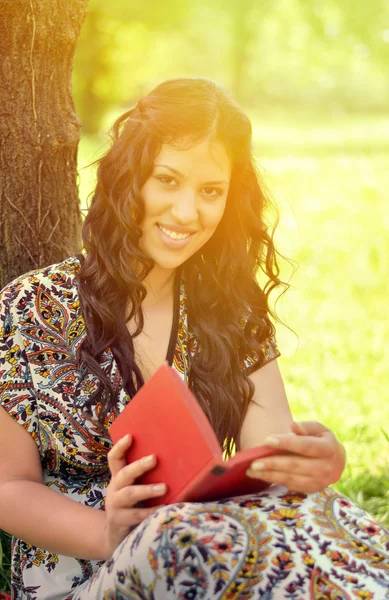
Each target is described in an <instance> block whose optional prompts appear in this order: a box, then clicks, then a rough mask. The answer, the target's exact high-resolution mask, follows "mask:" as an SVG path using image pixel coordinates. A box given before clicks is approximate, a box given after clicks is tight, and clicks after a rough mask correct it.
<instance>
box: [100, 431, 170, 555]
mask: <svg viewBox="0 0 389 600" xmlns="http://www.w3.org/2000/svg"><path fill="white" fill-rule="evenodd" d="M131 443H132V439H131V436H130V435H126V436H124V437H123V438H121V439H120V440H119V441H118V442H117V443H116V444H115V445H114V446H113V447H112V448H111V450H110V451H109V452H108V465H109V470H110V471H111V481H110V483H109V485H108V488H107V495H106V499H105V535H104V546H105V553H104V554H105V555H106V556H107V558H110V557H111V555H112V553H113V551H114V550H115V548H116V547H117V546H118V545H119V544H120V542H122V541H123V540H124V538H125V537H126V536H127V535H128V533H129V532H130V531H131V529H133V527H134V525H138V524H139V523H140V522H141V521H143V520H144V519H146V518H147V517H148V516H149V515H152V514H153V513H154V512H155V511H156V510H158V508H160V507H161V506H163V505H159V506H153V507H152V508H134V505H135V504H137V503H138V502H140V501H142V500H146V499H147V498H155V497H156V496H162V495H163V494H164V493H165V492H166V484H164V483H162V484H158V485H162V488H160V489H157V486H156V485H134V481H135V479H137V478H138V477H140V476H141V475H143V474H144V473H146V472H147V471H149V470H150V469H152V468H154V467H155V465H156V457H155V455H151V460H147V459H148V458H149V457H144V458H141V459H139V460H136V461H134V462H132V463H130V464H128V465H127V463H126V452H127V450H128V448H129V447H130V446H131Z"/></svg>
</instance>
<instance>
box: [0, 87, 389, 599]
mask: <svg viewBox="0 0 389 600" xmlns="http://www.w3.org/2000/svg"><path fill="white" fill-rule="evenodd" d="M268 206H269V200H268V198H267V196H266V195H265V193H264V190H263V186H262V185H261V183H260V181H259V178H258V175H257V173H256V171H255V168H254V165H253V160H252V156H251V125H250V122H249V120H248V119H247V117H246V116H245V115H244V114H243V112H242V111H241V109H240V108H239V107H238V106H237V105H236V104H235V103H234V102H233V101H232V100H231V98H230V97H229V96H228V94H226V93H225V92H224V91H222V90H221V89H220V88H218V87H217V86H216V85H215V84H214V83H212V82H211V81H208V80H205V79H177V80H172V81H167V82H165V83H163V84H161V85H160V86H158V87H157V88H156V89H155V90H154V91H152V92H151V93H150V94H148V95H147V96H146V97H144V98H143V99H142V100H141V101H140V102H139V103H138V105H137V106H136V108H134V109H133V110H130V111H129V112H128V113H126V114H125V115H123V116H122V117H121V118H120V119H118V121H117V122H116V124H115V125H114V128H113V144H112V147H111V148H110V150H109V151H108V152H107V154H106V155H105V156H104V157H103V158H102V159H101V160H100V161H99V168H98V178H97V186H96V190H95V193H94V196H93V200H92V203H91V207H90V209H89V212H88V215H87V217H86V219H85V222H84V226H83V241H84V248H85V251H86V256H85V258H84V257H83V256H82V255H78V256H72V257H69V258H68V259H66V260H64V261H63V262H62V263H60V264H56V265H51V266H49V267H46V268H44V269H39V270H37V271H33V272H31V273H28V274H26V275H24V276H22V277H19V278H18V279H16V280H15V281H13V282H11V283H10V284H9V285H7V286H6V287H5V288H4V290H3V292H2V305H1V306H2V308H1V318H2V330H1V335H2V339H1V346H0V351H1V363H0V364H1V367H0V375H1V378H2V379H1V388H0V391H1V395H0V400H1V410H0V453H1V456H2V457H5V460H4V459H3V460H2V462H1V465H0V482H1V497H0V527H2V528H4V529H5V530H7V531H9V532H10V533H12V534H13V536H14V544H13V549H12V554H13V567H12V586H13V597H14V598H17V599H22V598H23V599H26V598H28V599H35V598H38V599H39V600H40V599H47V598H50V599H54V598H57V599H64V598H67V599H68V598H73V599H74V600H76V599H80V600H85V599H92V598H93V599H95V598H131V599H141V598H142V599H145V598H147V599H156V600H157V599H169V598H182V599H188V600H189V599H191V598H209V599H210V598H225V599H227V598H228V599H232V598H269V599H270V598H276V599H281V598H282V599H284V598H290V599H293V600H297V599H301V598H321V599H323V598H339V599H340V598H341V599H344V598H355V597H356V598H385V597H388V587H389V573H388V546H387V544H388V543H387V542H386V541H385V538H384V535H386V533H387V532H386V533H385V532H384V530H383V529H382V528H380V527H379V526H378V525H377V524H376V523H374V522H372V521H371V519H369V517H368V515H366V514H365V513H363V512H362V511H361V510H359V509H358V508H357V507H355V506H353V505H352V504H351V503H350V502H349V501H348V500H347V499H346V498H344V497H343V496H340V495H339V494H336V493H335V492H334V491H333V490H331V489H328V488H327V486H328V485H329V484H331V483H333V482H334V481H336V480H337V479H338V478H339V477H340V475H341V473H342V470H343V468H344V463H345V455H344V449H343V446H342V445H341V444H340V443H339V442H338V441H337V440H336V438H335V436H334V435H333V434H332V433H331V432H330V431H329V430H328V429H326V428H325V427H324V426H322V425H320V424H318V423H311V422H310V423H302V424H296V423H294V422H293V420H292V417H291V414H290V410H289V407H288V402H287V398H286V395H285V390H284V386H283V382H282V378H281V374H280V371H279V368H278V364H277V357H278V356H279V355H280V353H279V350H278V348H277V344H276V340H275V335H274V334H275V332H274V327H273V325H272V323H271V322H270V320H269V316H268V315H269V313H270V309H269V306H268V296H269V293H270V291H271V290H272V289H274V288H275V287H277V286H279V285H281V284H282V282H281V281H280V279H279V278H278V274H279V270H278V265H277V260H276V250H275V248H274V244H273V237H272V235H270V234H269V231H268V227H267V225H266V210H267V209H268ZM258 269H262V271H263V273H264V275H266V277H267V284H266V285H265V286H264V287H263V288H260V287H259V285H258V283H257V279H256V274H257V272H258ZM270 314H272V313H270ZM166 359H167V360H168V361H169V363H170V364H171V365H172V366H173V368H175V369H176V370H177V371H178V372H179V373H180V374H181V376H182V377H183V379H184V380H185V381H186V382H187V383H188V385H189V386H190V387H191V389H192V390H193V392H194V393H195V395H196V396H197V398H198V400H199V402H200V403H201V405H202V407H203V409H204V411H205V412H206V414H207V415H208V417H209V419H210V421H211V423H212V425H213V427H214V429H215V431H216V433H217V435H218V438H219V440H220V443H221V444H223V443H224V442H225V449H226V453H227V455H230V454H231V452H232V450H233V445H234V443H235V444H236V446H237V447H238V448H239V449H244V448H249V447H252V446H256V445H261V444H262V443H263V442H264V441H265V440H266V443H268V444H273V445H274V446H276V447H278V448H279V449H280V450H283V451H284V452H282V453H281V454H280V455H279V456H277V457H268V458H266V459H263V460H262V461H261V463H262V464H260V465H255V464H253V465H252V466H251V468H250V469H249V471H248V473H249V474H250V475H251V476H252V477H261V478H263V479H266V480H267V481H268V482H269V483H274V484H279V485H274V486H272V487H270V488H269V489H267V490H266V491H265V492H263V493H261V494H258V495H255V496H242V497H237V498H230V499H225V500H223V501H220V502H213V503H181V504H174V505H170V506H160V507H159V508H153V509H146V508H144V507H142V501H143V500H145V499H146V498H149V497H151V496H158V495H161V494H163V493H164V482H161V486H160V488H159V489H153V488H151V486H146V485H143V486H142V485H137V484H136V479H137V477H139V476H140V475H141V474H142V473H144V472H145V471H147V470H148V469H152V468H153V467H154V465H155V461H156V458H155V456H154V455H153V456H151V457H149V460H148V462H147V461H143V460H142V461H137V462H134V463H132V464H130V465H128V466H126V465H125V459H124V456H125V451H126V449H127V448H128V447H129V446H130V444H131V439H128V438H124V439H122V440H120V441H119V442H118V443H117V444H115V446H113V447H111V446H112V445H111V443H110V440H109V436H108V434H107V428H108V427H109V425H110V423H111V422H112V420H113V419H114V418H115V416H117V415H118V414H119V412H120V411H121V410H123V408H124V406H125V405H126V403H127V402H129V401H130V399H131V397H132V396H133V395H134V394H135V392H136V391H137V389H139V388H140V386H141V385H142V384H143V382H144V381H145V380H147V379H148V378H149V377H150V375H151V374H152V373H153V372H154V371H155V370H156V368H157V367H158V366H159V365H160V364H161V363H162V362H164V360H166ZM149 418H150V419H152V418H153V416H152V415H149ZM269 438H270V439H269ZM42 484H44V485H42ZM103 508H104V509H105V510H99V509H103Z"/></svg>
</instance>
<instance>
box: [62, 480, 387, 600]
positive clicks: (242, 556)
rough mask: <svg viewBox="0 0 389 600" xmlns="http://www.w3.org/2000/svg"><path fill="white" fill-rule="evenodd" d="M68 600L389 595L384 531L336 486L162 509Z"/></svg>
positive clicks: (278, 490) (282, 490)
mask: <svg viewBox="0 0 389 600" xmlns="http://www.w3.org/2000/svg"><path fill="white" fill-rule="evenodd" d="M69 598H73V600H92V599H93V600H95V599H96V598H102V599H103V598H104V600H108V599H111V598H121V599H124V598H131V599H134V600H138V599H142V600H146V599H148V600H149V599H150V600H151V599H153V600H162V599H163V600H169V599H170V598H171V599H173V598H174V599H175V598H179V599H183V600H184V599H185V600H189V599H192V598H196V599H200V598H201V599H204V600H205V599H207V600H208V599H211V598H212V600H215V599H217V598H222V599H223V600H227V599H228V600H233V599H237V598H245V599H249V598H253V599H254V598H255V599H259V598H268V599H269V600H270V598H271V599H272V600H278V599H280V600H281V599H282V600H284V599H290V600H302V599H304V600H305V598H310V599H320V600H324V599H325V598H329V599H332V598H334V599H335V598H336V599H337V600H344V599H350V600H351V598H352V599H353V600H354V599H358V598H361V599H362V598H363V599H366V600H370V599H377V600H384V599H385V598H389V533H388V532H387V531H386V530H385V529H383V528H382V527H380V526H379V525H378V524H377V523H376V522H374V521H372V519H371V517H370V516H369V515H367V513H365V512H364V511H362V510H361V509H359V508H358V507H357V506H355V505H354V504H352V503H351V502H350V501H349V500H348V499H347V498H345V497H343V496H341V495H340V494H338V493H336V492H335V491H334V490H332V489H327V490H324V491H323V492H321V493H318V494H312V495H310V496H304V495H303V494H298V493H291V492H287V491H286V490H285V488H281V487H280V486H274V487H272V488H270V489H269V490H267V491H266V492H262V493H261V494H258V495H256V496H241V497H237V498H230V499H228V500H223V501H218V502H214V503H204V504H201V503H181V504H173V505H169V506H166V507H163V508H161V509H159V510H158V511H157V512H156V513H155V514H154V515H153V516H152V517H149V518H148V519H147V520H146V521H144V522H143V523H141V524H140V525H139V526H138V527H137V528H136V529H135V530H134V531H133V532H132V533H131V534H129V536H127V538H126V539H125V540H124V541H123V542H122V544H120V546H119V547H118V548H117V549H116V550H115V552H114V554H113V556H112V558H111V559H110V560H109V561H107V562H106V563H105V564H104V565H103V566H102V567H101V568H100V569H99V571H98V572H97V573H96V574H95V575H94V576H93V577H92V578H91V579H90V580H89V581H88V582H87V583H85V584H83V585H82V586H80V587H79V588H78V589H77V591H76V592H75V593H74V594H73V595H72V596H69Z"/></svg>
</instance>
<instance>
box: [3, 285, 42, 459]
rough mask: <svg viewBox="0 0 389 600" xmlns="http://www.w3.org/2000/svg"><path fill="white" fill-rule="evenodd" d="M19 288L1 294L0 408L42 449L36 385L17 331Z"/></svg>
mask: <svg viewBox="0 0 389 600" xmlns="http://www.w3.org/2000/svg"><path fill="white" fill-rule="evenodd" d="M18 289H19V290H20V286H19V288H18V286H14V285H13V284H12V283H11V284H9V285H8V286H7V287H6V288H4V289H3V290H2V291H1V292H0V406H2V407H3V408H4V409H5V410H6V411H7V413H8V414H9V415H10V416H11V417H12V418H13V419H14V420H15V421H17V422H18V423H19V424H20V425H21V426H22V427H24V429H25V430H26V431H28V433H29V434H30V435H31V437H32V438H33V439H34V441H35V442H36V444H37V446H38V447H39V420H38V410H37V402H36V397H35V390H34V385H33V381H32V377H31V372H30V369H29V364H28V359H27V355H26V351H25V347H24V343H23V338H22V335H21V333H20V331H19V330H18V327H17V318H16V316H15V313H16V311H15V310H14V309H15V301H16V300H17V298H18V293H17V291H18Z"/></svg>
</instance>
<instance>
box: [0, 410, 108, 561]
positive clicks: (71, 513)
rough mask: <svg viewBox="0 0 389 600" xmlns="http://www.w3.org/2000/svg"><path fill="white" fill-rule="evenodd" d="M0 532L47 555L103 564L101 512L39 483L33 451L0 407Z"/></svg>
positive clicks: (27, 436) (24, 433) (31, 443)
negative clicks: (44, 550)
mask: <svg viewBox="0 0 389 600" xmlns="http://www.w3.org/2000/svg"><path fill="white" fill-rule="evenodd" d="M0 456H1V462H0V529H4V530H5V531H7V532H8V533H10V534H12V535H14V536H16V537H18V538H21V539H23V540H25V541H26V542H28V543H30V544H32V545H34V546H38V547H40V548H44V549H46V550H48V551H50V552H54V553H59V554H65V555H67V556H74V557H77V558H85V559H95V560H103V559H105V558H106V556H104V543H103V542H104V536H105V531H104V530H105V513H104V511H101V510H97V509H95V508H90V507H87V506H84V505H82V504H80V503H78V502H76V501H74V500H71V499H70V498H66V497H65V496H63V495H62V494H60V493H59V492H56V491H55V490H52V489H50V488H48V487H46V486H45V485H43V483H42V469H41V464H40V457H39V452H38V448H37V446H36V444H35V442H34V441H33V439H32V438H31V436H30V434H29V433H27V431H25V430H24V429H23V427H21V426H20V425H19V424H18V423H16V422H15V421H14V420H13V419H12V418H11V417H10V416H9V415H8V414H7V412H6V411H5V410H4V409H3V408H2V407H0Z"/></svg>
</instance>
